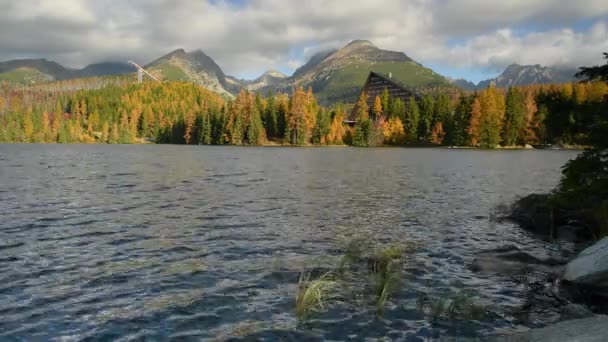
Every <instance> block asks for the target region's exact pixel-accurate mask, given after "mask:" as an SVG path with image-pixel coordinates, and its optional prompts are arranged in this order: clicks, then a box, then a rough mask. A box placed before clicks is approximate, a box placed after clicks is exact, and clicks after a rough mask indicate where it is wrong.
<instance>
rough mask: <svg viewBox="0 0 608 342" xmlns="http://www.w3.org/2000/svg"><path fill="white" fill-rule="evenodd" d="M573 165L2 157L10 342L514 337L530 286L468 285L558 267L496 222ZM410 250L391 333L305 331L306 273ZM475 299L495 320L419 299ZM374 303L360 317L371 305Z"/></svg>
mask: <svg viewBox="0 0 608 342" xmlns="http://www.w3.org/2000/svg"><path fill="white" fill-rule="evenodd" d="M577 153H578V152H573V151H534V150H531V151H528V150H526V151H482V150H450V149H405V148H374V149H356V148H340V147H336V148H268V147H267V148H259V147H250V148H246V147H221V146H218V147H209V146H206V147H203V146H171V145H125V146H123V145H34V144H32V145H19V144H14V145H11V144H9V145H6V144H0V213H1V214H0V217H1V219H0V339H1V340H7V339H9V340H11V339H16V340H49V339H56V340H63V341H72V340H87V339H89V340H129V339H136V340H138V339H151V340H168V339H175V340H195V341H197V340H204V339H215V338H217V339H224V338H231V337H235V336H245V339H247V338H250V339H263V338H266V339H269V340H273V339H282V338H283V339H293V340H303V339H310V340H319V339H335V340H360V339H363V338H379V337H383V336H385V337H389V338H391V339H406V340H412V341H418V340H420V341H421V340H422V339H423V338H428V337H445V336H452V337H459V336H487V335H491V334H494V333H497V332H504V331H510V330H516V329H519V328H521V325H522V324H523V323H521V322H518V321H517V320H516V319H515V318H514V317H513V315H512V314H511V312H512V310H513V309H514V308H517V307H518V306H521V305H522V303H523V302H524V300H525V289H524V287H523V286H522V285H521V284H519V283H517V282H516V281H514V280H512V279H507V278H504V277H500V276H498V275H487V274H476V273H474V272H472V271H470V270H469V265H470V264H471V262H472V260H473V258H474V256H475V254H476V253H477V252H479V251H481V250H485V249H491V248H497V247H501V246H507V245H514V246H518V247H521V248H523V249H526V250H537V251H538V250H540V251H542V252H543V253H546V254H548V255H552V254H559V253H561V251H560V248H559V246H556V245H553V244H550V243H546V242H542V241H540V240H537V239H535V238H533V237H532V236H530V235H528V234H527V233H526V232H524V231H522V230H520V229H519V228H518V227H516V226H515V225H513V224H511V223H508V222H501V221H500V220H494V219H493V218H494V217H496V215H497V208H498V207H500V206H504V205H508V204H510V203H511V202H512V201H513V200H514V199H516V198H517V197H519V196H523V195H526V194H529V193H531V192H541V191H548V190H550V189H552V188H553V187H554V186H555V185H556V184H557V183H558V181H559V178H560V167H561V166H562V165H563V164H564V163H565V162H566V161H567V160H569V159H571V158H573V157H575V156H576V154H577ZM360 234H368V235H369V236H373V237H374V238H375V239H377V240H378V241H382V242H384V243H391V242H401V241H415V242H417V243H418V244H419V245H420V247H419V249H418V250H417V251H416V253H415V256H414V258H415V260H416V261H415V267H414V269H413V270H409V271H408V272H406V273H404V274H403V282H401V285H400V286H399V289H398V290H397V291H396V293H395V294H394V295H393V296H392V298H391V299H390V300H389V302H388V303H387V305H386V309H385V312H384V315H383V316H382V317H378V316H377V315H376V310H375V307H374V306H373V305H365V300H362V301H361V302H357V304H352V303H348V302H346V301H344V300H343V301H344V302H343V303H339V302H338V303H336V304H335V305H328V307H327V308H326V310H325V311H324V312H323V311H322V312H319V313H318V314H314V315H311V317H309V318H307V319H306V320H298V319H297V318H296V314H295V296H296V289H297V286H298V278H299V274H300V272H301V271H303V270H313V269H331V268H332V267H333V266H332V265H336V263H337V262H338V261H339V259H340V255H341V249H340V246H341V243H343V241H344V240H345V239H348V238H349V237H351V236H357V235H360ZM453 289H468V290H472V291H474V292H475V293H476V294H477V295H478V296H479V300H480V301H483V303H484V305H487V307H488V310H489V311H490V312H491V315H490V317H489V318H488V319H484V320H478V321H467V322H450V321H445V320H434V319H430V318H429V317H428V315H426V314H425V313H424V312H422V311H421V310H418V309H417V300H418V299H419V297H420V296H421V295H429V296H433V295H435V294H439V293H443V292H445V291H446V290H453ZM361 303H363V304H361Z"/></svg>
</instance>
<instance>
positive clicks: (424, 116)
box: [418, 95, 434, 141]
mask: <svg viewBox="0 0 608 342" xmlns="http://www.w3.org/2000/svg"><path fill="white" fill-rule="evenodd" d="M433 112H434V102H433V98H432V97H431V96H430V95H424V96H423V97H422V102H421V103H420V121H419V124H418V140H420V141H428V138H429V137H430V134H431V124H432V121H433Z"/></svg>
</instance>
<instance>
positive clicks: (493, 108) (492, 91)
mask: <svg viewBox="0 0 608 342" xmlns="http://www.w3.org/2000/svg"><path fill="white" fill-rule="evenodd" d="M479 102H480V104H481V111H482V113H483V115H482V116H481V120H480V121H479V144H480V146H481V147H485V148H493V147H495V146H496V145H498V144H499V143H500V132H501V130H502V126H503V119H504V113H505V100H504V96H503V95H502V93H500V92H499V91H498V89H496V88H495V87H489V88H488V89H486V90H484V91H482V92H481V94H480V96H479Z"/></svg>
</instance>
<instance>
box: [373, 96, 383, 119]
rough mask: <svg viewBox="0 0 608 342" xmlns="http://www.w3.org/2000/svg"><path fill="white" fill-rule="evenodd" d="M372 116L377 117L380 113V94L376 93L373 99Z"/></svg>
mask: <svg viewBox="0 0 608 342" xmlns="http://www.w3.org/2000/svg"><path fill="white" fill-rule="evenodd" d="M373 111H374V117H376V118H378V117H380V116H381V115H382V100H381V99H380V96H378V95H376V98H375V99H374V109H373Z"/></svg>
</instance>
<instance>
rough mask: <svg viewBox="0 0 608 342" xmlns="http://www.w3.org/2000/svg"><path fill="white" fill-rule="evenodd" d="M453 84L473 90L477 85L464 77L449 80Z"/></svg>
mask: <svg viewBox="0 0 608 342" xmlns="http://www.w3.org/2000/svg"><path fill="white" fill-rule="evenodd" d="M451 81H452V83H453V84H454V85H456V86H457V87H459V88H462V89H464V90H475V89H477V85H476V84H475V83H473V82H471V81H468V80H465V79H464V78H457V79H453V80H451Z"/></svg>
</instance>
